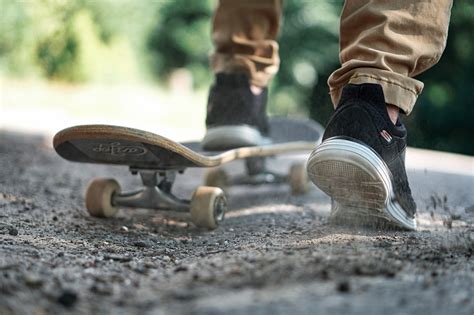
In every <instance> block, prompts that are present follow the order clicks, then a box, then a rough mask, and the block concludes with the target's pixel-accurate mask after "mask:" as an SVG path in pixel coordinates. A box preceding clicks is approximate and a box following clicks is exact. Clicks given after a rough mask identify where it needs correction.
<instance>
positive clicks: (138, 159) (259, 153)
mask: <svg viewBox="0 0 474 315" xmlns="http://www.w3.org/2000/svg"><path fill="white" fill-rule="evenodd" d="M270 130H271V134H270V138H271V139H272V144H269V145H263V146H255V147H242V148H236V149H232V150H227V151H223V152H206V151H203V150H202V149H201V148H200V145H199V143H198V142H187V143H178V142H175V141H173V140H170V139H168V138H165V137H163V136H160V135H157V134H153V133H151V132H146V131H142V130H138V129H133V128H125V127H119V126H109V125H82V126H74V127H70V128H67V129H64V130H62V131H60V132H58V133H57V134H56V135H55V137H54V140H53V146H54V148H55V150H56V152H57V153H58V154H59V155H60V156H62V157H63V158H65V159H67V160H70V161H74V162H84V163H103V164H119V165H127V166H130V167H131V168H135V169H156V170H181V169H185V168H187V167H215V166H219V165H221V164H224V163H227V162H230V161H233V160H237V159H245V158H250V157H264V156H271V155H277V154H281V153H289V152H295V151H307V150H312V149H314V148H315V146H316V144H317V143H319V142H320V140H321V137H322V133H323V128H322V127H321V126H320V125H319V124H318V123H316V122H314V121H312V120H309V119H290V118H271V119H270Z"/></svg>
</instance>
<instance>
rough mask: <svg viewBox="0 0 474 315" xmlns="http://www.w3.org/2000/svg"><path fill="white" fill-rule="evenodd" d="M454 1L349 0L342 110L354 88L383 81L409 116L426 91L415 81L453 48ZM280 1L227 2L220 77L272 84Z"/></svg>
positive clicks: (215, 35)
mask: <svg viewBox="0 0 474 315" xmlns="http://www.w3.org/2000/svg"><path fill="white" fill-rule="evenodd" d="M451 6H452V0H436V1H418V0H397V1H395V0H347V1H346V3H345V5H344V8H343V11H342V14H341V20H340V53H339V59H340V62H341V67H340V68H339V69H337V70H336V71H334V72H333V73H332V75H331V76H330V77H329V80H328V84H329V91H330V94H331V97H332V100H333V103H334V104H335V105H336V104H337V103H338V101H339V98H340V95H341V90H342V88H343V87H344V86H345V85H346V84H348V83H355V84H361V83H378V84H380V85H381V86H382V88H383V90H384V94H385V101H386V103H389V104H393V105H396V106H398V107H399V108H401V109H402V110H403V111H404V112H405V113H406V114H409V113H410V112H411V111H412V109H413V106H414V104H415V102H416V99H417V97H418V95H419V94H420V93H421V91H422V89H423V83H422V82H420V81H418V80H415V79H413V77H414V76H416V75H418V74H420V73H422V72H423V71H425V70H426V69H428V68H430V67H431V66H433V65H434V64H436V63H437V62H438V60H439V58H440V57H441V54H442V52H443V50H444V48H445V46H446V38H447V32H448V24H449V18H450V12H451ZM281 7H282V5H281V1H280V0H265V1H264V0H254V1H251V0H245V1H244V0H220V2H219V5H218V7H217V9H216V12H215V16H214V22H213V30H212V39H213V42H214V46H215V52H214V54H213V55H212V56H211V65H212V69H213V71H214V72H215V73H217V72H227V73H232V72H239V71H245V72H247V73H248V74H249V75H250V77H251V82H252V84H255V85H257V86H266V85H268V83H269V81H270V80H271V78H272V77H273V76H274V75H275V74H276V72H277V71H278V66H279V62H280V59H279V56H278V44H277V42H276V41H275V40H276V36H277V34H278V29H279V24H280V17H281V10H282V8H281Z"/></svg>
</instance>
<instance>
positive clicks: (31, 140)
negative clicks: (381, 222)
mask: <svg viewBox="0 0 474 315" xmlns="http://www.w3.org/2000/svg"><path fill="white" fill-rule="evenodd" d="M50 141H51V139H45V138H42V137H41V136H35V135H25V134H15V133H11V132H6V131H1V132H0V314H2V315H3V314H64V313H65V311H66V310H67V311H68V314H91V313H100V314H117V313H119V314H168V313H170V314H195V313H196V314H219V313H225V314H289V313H298V314H300V313H301V314H315V313H321V314H348V313H351V314H381V313H387V314H420V313H423V314H469V315H472V314H473V313H474V300H473V299H472V296H474V264H473V259H472V255H473V248H474V246H473V244H474V242H473V232H474V228H473V221H474V193H473V189H474V188H473V187H474V181H473V178H474V177H473V176H472V168H471V170H470V172H471V176H461V175H458V174H448V173H446V174H445V173H440V172H431V171H430V170H429V169H428V170H423V169H419V170H417V171H411V172H410V174H409V175H410V177H411V180H412V186H414V192H415V198H416V199H417V202H418V205H419V210H420V213H419V215H418V223H419V226H420V227H419V229H418V231H416V232H381V231H376V230H365V229H349V228H343V227H335V226H331V225H328V224H327V218H328V214H329V209H330V205H329V199H328V198H327V197H326V196H325V195H324V194H323V193H322V192H320V191H318V190H317V189H316V188H312V190H311V191H310V193H309V194H307V195H306V196H301V197H292V196H290V195H289V193H288V187H286V186H278V187H264V186H261V187H257V188H251V189H249V188H245V187H241V188H232V189H230V190H229V191H228V196H229V207H230V212H229V213H228V214H227V217H226V221H225V222H224V223H223V224H222V226H221V227H219V228H218V229H217V230H214V231H206V230H202V229H198V228H196V227H194V226H193V225H192V224H191V223H189V218H188V217H187V216H186V215H182V214H181V215H178V214H173V213H166V212H157V211H151V210H131V209H126V210H120V211H119V213H118V215H117V216H116V217H114V218H112V219H97V218H92V217H90V216H88V214H87V212H86V211H85V209H84V206H83V193H84V189H85V186H86V184H87V182H88V181H89V180H90V179H91V178H93V177H95V176H107V177H110V176H112V177H115V178H117V179H118V180H119V181H120V182H121V184H122V186H123V187H125V188H133V187H134V186H137V185H138V184H139V179H138V178H137V177H136V176H130V175H129V173H128V171H127V169H125V168H122V167H114V166H112V167H111V166H102V165H86V164H74V163H70V162H67V161H64V160H62V159H61V158H60V157H58V156H57V155H56V154H55V153H54V151H53V150H52V149H51V148H50ZM295 159H304V157H302V156H295V157H290V158H288V157H287V158H278V159H275V160H272V161H271V165H272V166H273V167H274V168H276V169H279V170H281V171H283V170H285V169H286V168H287V167H288V165H289V164H290V163H291V162H292V161H294V160H295ZM241 169H242V165H241V164H239V163H235V164H233V165H230V166H229V171H230V172H236V173H237V172H239V171H240V170H241ZM202 175H203V173H202V171H201V170H197V169H190V170H187V171H186V173H185V174H184V175H183V176H180V177H179V178H178V181H177V183H176V186H175V191H176V193H177V194H178V195H180V196H185V197H188V196H189V195H190V194H191V193H192V191H193V190H194V188H195V187H196V186H197V185H198V183H199V182H200V181H201V180H202Z"/></svg>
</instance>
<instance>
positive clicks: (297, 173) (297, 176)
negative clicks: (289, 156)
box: [288, 163, 309, 195]
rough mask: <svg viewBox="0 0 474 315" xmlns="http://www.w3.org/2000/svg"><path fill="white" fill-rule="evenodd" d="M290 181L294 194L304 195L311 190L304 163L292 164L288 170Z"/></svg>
mask: <svg viewBox="0 0 474 315" xmlns="http://www.w3.org/2000/svg"><path fill="white" fill-rule="evenodd" d="M288 182H289V184H290V188H291V194H292V195H303V194H305V193H307V192H308V190H309V180H308V173H307V172H306V165H305V164H304V163H295V164H293V165H291V167H290V171H289V172H288Z"/></svg>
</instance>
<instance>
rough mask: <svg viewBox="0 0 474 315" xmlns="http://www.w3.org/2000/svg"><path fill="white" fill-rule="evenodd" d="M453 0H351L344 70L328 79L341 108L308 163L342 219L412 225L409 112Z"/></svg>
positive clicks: (441, 41)
mask: <svg viewBox="0 0 474 315" xmlns="http://www.w3.org/2000/svg"><path fill="white" fill-rule="evenodd" d="M451 5H452V3H451V1H450V0H440V1H437V2H436V3H433V2H429V3H428V2H423V1H408V0H403V1H388V0H386V1H381V0H355V1H347V2H346V4H345V6H344V9H343V12H342V16H341V29H340V49H341V50H340V60H341V68H340V69H338V70H337V71H335V72H334V73H333V74H332V75H331V77H330V78H329V81H328V83H329V86H330V93H331V96H332V99H333V102H334V104H335V107H336V111H335V113H334V114H333V116H332V117H331V119H330V121H329V123H328V125H327V128H326V131H325V134H324V137H323V143H322V144H321V145H320V146H319V147H318V148H316V149H315V151H313V153H312V154H311V156H310V158H309V160H308V173H309V175H310V177H311V179H312V180H313V182H314V183H315V184H316V185H317V186H318V187H320V188H321V189H322V190H323V191H325V192H326V193H327V194H328V195H330V196H331V197H332V199H333V201H334V203H333V209H332V218H333V219H335V220H336V221H344V222H347V221H356V222H359V223H360V222H362V223H374V222H375V223H382V224H389V225H392V224H394V225H395V226H398V227H403V228H408V229H414V228H416V221H415V219H414V216H415V213H416V204H415V202H414V200H413V197H412V195H411V190H410V187H409V184H408V179H407V176H406V170H405V148H406V135H407V132H406V129H405V127H404V126H403V124H402V123H401V122H400V121H399V120H398V113H399V111H400V110H401V111H402V112H404V113H405V114H409V113H410V112H411V110H412V108H413V106H414V104H415V101H416V98H417V96H418V95H419V94H420V92H421V90H422V88H423V84H422V83H421V82H419V81H417V80H415V79H413V78H412V77H413V76H415V75H417V74H419V73H421V72H423V71H425V70H426V69H428V68H429V67H431V66H432V65H434V64H435V63H436V62H437V61H438V59H439V58H440V56H441V54H442V52H443V50H444V47H445V44H446V37H447V29H448V23H449V18H450V9H451Z"/></svg>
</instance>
